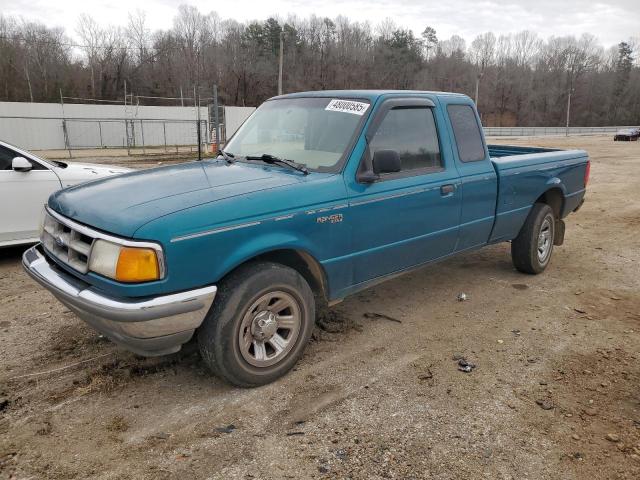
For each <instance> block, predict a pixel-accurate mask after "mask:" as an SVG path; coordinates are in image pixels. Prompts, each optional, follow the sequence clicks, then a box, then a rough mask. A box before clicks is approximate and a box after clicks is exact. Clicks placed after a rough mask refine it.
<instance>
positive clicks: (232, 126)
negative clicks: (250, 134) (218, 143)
mask: <svg viewBox="0 0 640 480" xmlns="http://www.w3.org/2000/svg"><path fill="white" fill-rule="evenodd" d="M254 111H255V108H254V107H224V120H225V123H226V124H225V129H226V132H227V140H228V139H230V138H231V135H233V134H234V133H236V130H238V128H240V125H242V124H243V123H244V121H245V120H246V119H247V118H249V116H250V115H251V114H252V113H253V112H254Z"/></svg>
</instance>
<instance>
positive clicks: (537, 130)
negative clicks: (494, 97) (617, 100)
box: [484, 126, 631, 137]
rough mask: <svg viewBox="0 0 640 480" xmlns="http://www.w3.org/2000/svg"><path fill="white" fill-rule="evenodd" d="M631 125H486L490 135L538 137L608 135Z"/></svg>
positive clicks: (485, 129)
mask: <svg viewBox="0 0 640 480" xmlns="http://www.w3.org/2000/svg"><path fill="white" fill-rule="evenodd" d="M624 128H631V127H615V126H612V127H569V128H567V127H484V133H485V135H487V136H488V137H538V136H545V135H607V134H614V133H615V132H616V131H618V130H620V129H624Z"/></svg>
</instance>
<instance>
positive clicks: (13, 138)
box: [0, 102, 255, 150]
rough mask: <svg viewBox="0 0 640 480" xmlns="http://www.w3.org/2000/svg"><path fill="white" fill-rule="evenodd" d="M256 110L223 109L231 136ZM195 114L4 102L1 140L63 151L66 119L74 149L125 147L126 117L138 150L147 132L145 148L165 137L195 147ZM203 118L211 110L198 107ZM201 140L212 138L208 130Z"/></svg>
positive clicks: (161, 109) (172, 109)
mask: <svg viewBox="0 0 640 480" xmlns="http://www.w3.org/2000/svg"><path fill="white" fill-rule="evenodd" d="M253 110H255V109H254V108H251V107H225V118H226V122H227V125H226V129H227V136H228V137H229V136H231V135H232V134H233V133H234V132H235V131H236V129H237V128H238V127H239V126H240V125H241V124H242V122H243V121H244V120H245V119H246V118H247V117H248V116H249V115H250V114H251V113H252V112H253ZM63 113H64V114H63ZM196 113H197V111H196V108H195V107H150V106H138V107H136V106H135V105H133V106H127V107H126V108H125V106H124V105H86V104H67V105H64V107H63V106H62V105H60V104H59V103H23V102H0V139H1V140H3V141H6V142H9V143H13V144H14V145H17V146H18V147H21V148H26V149H29V150H53V149H64V148H65V141H64V134H63V129H62V120H63V118H64V119H65V122H66V126H67V132H68V136H69V142H70V144H71V147H72V148H95V147H100V146H104V147H126V145H127V139H126V130H125V122H124V119H128V120H133V136H134V139H135V144H136V145H138V146H142V135H143V134H144V144H145V145H146V146H155V145H158V146H162V145H164V143H165V139H166V143H167V145H193V144H196V143H197V130H196V123H195V121H196ZM83 119H84V121H83ZM98 119H99V120H100V121H99V122H98V121H97V120H98ZM200 119H201V120H202V121H208V109H207V107H200ZM158 120H163V121H162V122H160V121H158ZM202 138H203V140H207V139H208V138H209V136H208V132H207V131H206V128H204V127H203V131H202Z"/></svg>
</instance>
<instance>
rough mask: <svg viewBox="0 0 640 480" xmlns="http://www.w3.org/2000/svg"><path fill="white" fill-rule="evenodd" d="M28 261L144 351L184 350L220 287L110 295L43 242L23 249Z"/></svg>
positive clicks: (68, 300)
mask: <svg viewBox="0 0 640 480" xmlns="http://www.w3.org/2000/svg"><path fill="white" fill-rule="evenodd" d="M22 265H23V267H24V269H25V270H26V271H27V273H28V274H29V275H31V277H32V278H33V279H35V280H36V281H37V282H38V283H40V284H41V285H42V286H44V287H45V288H46V289H47V290H49V291H50V292H51V293H53V295H55V297H56V298H57V299H58V300H60V301H61V302H62V303H63V304H64V305H66V306H67V307H68V308H69V309H70V310H72V311H73V312H75V313H76V314H77V315H78V316H79V317H80V318H82V319H83V320H84V321H85V322H87V323H88V324H89V325H91V326H92V327H93V328H94V329H96V330H97V331H99V332H100V333H102V334H104V335H105V336H106V337H108V338H109V339H110V340H112V341H113V342H114V343H116V344H118V345H120V346H122V347H124V348H126V349H127V350H130V351H132V352H134V353H137V354H139V355H144V356H157V355H166V354H169V353H174V352H177V351H178V350H180V348H181V347H182V345H183V344H184V343H186V342H188V341H189V340H190V339H191V337H192V336H193V333H194V332H195V330H196V328H198V327H199V326H200V324H201V323H202V321H203V320H204V318H205V316H206V314H207V312H208V311H209V308H210V307H211V304H212V303H213V299H214V298H215V296H216V292H217V288H216V287H215V286H209V287H204V288H198V289H196V290H189V291H187V292H180V293H174V294H170V295H164V296H160V297H153V298H145V299H131V298H126V299H123V298H113V297H109V296H106V295H104V294H103V293H101V292H100V291H99V290H97V289H95V288H93V287H91V285H89V284H87V283H85V282H82V281H81V280H79V279H77V278H75V277H73V276H72V275H69V274H68V273H67V272H65V271H63V270H62V269H60V268H59V267H58V266H56V265H55V264H54V263H50V262H49V260H47V258H46V257H45V255H44V253H43V251H42V247H41V246H40V245H39V244H38V245H36V246H34V247H32V248H30V249H29V250H27V251H26V252H25V253H24V254H23V256H22Z"/></svg>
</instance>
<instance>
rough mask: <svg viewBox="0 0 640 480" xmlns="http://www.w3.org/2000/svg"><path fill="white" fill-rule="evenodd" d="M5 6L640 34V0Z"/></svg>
mask: <svg viewBox="0 0 640 480" xmlns="http://www.w3.org/2000/svg"><path fill="white" fill-rule="evenodd" d="M2 3H3V7H2V9H1V10H0V13H2V14H4V15H11V16H18V17H23V18H24V19H26V20H37V21H39V22H42V23H44V24H45V25H47V26H48V27H55V26H60V27H64V28H65V29H66V31H67V34H68V35H69V36H71V37H72V38H75V39H77V35H76V33H75V30H76V26H77V22H78V16H79V15H80V14H81V13H87V14H89V15H91V16H92V17H94V18H95V19H96V20H97V21H98V22H99V23H101V24H103V25H107V24H111V25H122V26H124V25H126V23H127V14H128V12H135V11H136V10H141V11H143V12H145V14H146V19H147V23H148V25H149V27H150V28H151V29H152V30H156V29H167V28H169V27H171V25H172V20H173V17H174V16H175V14H176V11H177V8H178V5H180V4H182V3H186V4H191V5H194V6H195V7H197V8H198V9H199V10H200V11H201V12H203V13H209V12H210V11H212V10H213V11H216V12H217V13H218V14H219V15H220V17H222V18H223V19H226V18H233V19H235V20H238V21H247V20H265V19H266V18H268V17H269V16H278V17H280V18H286V17H287V16H288V15H289V14H295V15H296V16H298V17H306V16H309V15H311V14H316V15H319V16H328V17H331V18H333V17H336V16H338V15H344V16H346V17H348V18H350V19H351V20H354V21H369V22H371V24H372V25H376V24H377V23H379V22H381V21H382V20H384V19H385V18H391V19H392V20H394V21H395V22H396V23H397V24H398V25H399V26H401V27H407V28H411V29H412V30H413V31H414V32H415V33H416V35H419V34H420V33H421V32H422V31H423V30H424V27H425V26H427V25H429V26H432V27H434V28H435V29H436V32H437V35H438V38H439V39H446V38H449V37H450V36H451V35H460V36H461V37H463V38H465V40H467V42H470V41H471V40H473V38H474V37H475V36H476V35H478V34H481V33H484V32H487V31H493V32H494V33H496V34H498V35H499V34H506V33H510V32H517V31H521V30H532V31H534V32H536V33H538V35H539V36H540V37H542V38H548V37H550V36H564V35H575V36H580V35H581V34H582V33H592V34H594V35H596V37H597V38H598V39H599V41H600V43H601V44H602V45H604V46H605V47H609V46H612V45H615V44H617V43H619V42H620V41H623V40H628V39H630V38H632V37H635V38H640V0H611V1H599V2H591V1H589V0H448V1H447V0H445V1H443V0H439V1H429V0H403V1H389V0H373V1H351V0H227V1H222V2H220V1H218V2H215V1H210V0H209V1H203V0H183V1H170V0H54V1H52V0H2Z"/></svg>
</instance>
